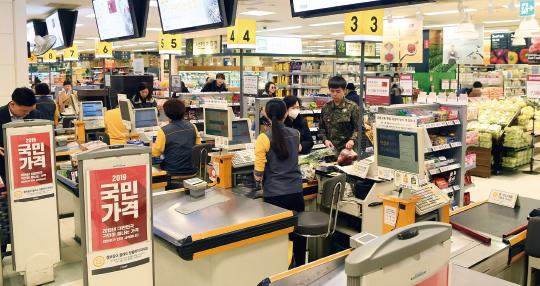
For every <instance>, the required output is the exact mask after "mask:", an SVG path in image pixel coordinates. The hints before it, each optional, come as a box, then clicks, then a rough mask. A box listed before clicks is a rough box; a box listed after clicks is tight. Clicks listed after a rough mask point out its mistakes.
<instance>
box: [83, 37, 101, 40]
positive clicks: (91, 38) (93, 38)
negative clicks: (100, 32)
mask: <svg viewBox="0 0 540 286" xmlns="http://www.w3.org/2000/svg"><path fill="white" fill-rule="evenodd" d="M86 39H87V40H99V38H96V37H90V38H86Z"/></svg>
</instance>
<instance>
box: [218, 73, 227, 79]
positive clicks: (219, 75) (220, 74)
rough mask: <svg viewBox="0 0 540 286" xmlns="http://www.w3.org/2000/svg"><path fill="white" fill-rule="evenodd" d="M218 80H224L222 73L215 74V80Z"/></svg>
mask: <svg viewBox="0 0 540 286" xmlns="http://www.w3.org/2000/svg"><path fill="white" fill-rule="evenodd" d="M218 78H221V79H223V80H225V74H223V73H222V72H220V73H218V74H216V79H218Z"/></svg>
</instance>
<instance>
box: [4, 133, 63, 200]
mask: <svg viewBox="0 0 540 286" xmlns="http://www.w3.org/2000/svg"><path fill="white" fill-rule="evenodd" d="M50 136H51V135H50V133H49V132H43V133H33V134H23V135H12V136H10V137H9V139H10V144H11V145H10V146H11V147H10V148H11V150H10V152H11V162H12V163H11V168H12V170H13V178H12V180H13V187H14V188H15V189H17V188H24V187H32V186H38V185H45V184H49V183H52V182H53V166H52V163H51V156H52V150H51V149H52V148H51V137H50Z"/></svg>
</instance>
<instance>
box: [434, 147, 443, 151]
mask: <svg viewBox="0 0 540 286" xmlns="http://www.w3.org/2000/svg"><path fill="white" fill-rule="evenodd" d="M439 150H441V146H433V151H439Z"/></svg>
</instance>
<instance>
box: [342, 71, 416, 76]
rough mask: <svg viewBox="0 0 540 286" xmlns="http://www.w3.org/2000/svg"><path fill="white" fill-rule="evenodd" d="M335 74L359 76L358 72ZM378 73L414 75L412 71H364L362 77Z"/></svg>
mask: <svg viewBox="0 0 540 286" xmlns="http://www.w3.org/2000/svg"><path fill="white" fill-rule="evenodd" d="M336 72H337V73H341V72H348V73H349V74H360V71H336ZM378 73H397V74H403V73H405V74H407V73H415V72H414V71H364V75H366V74H378Z"/></svg>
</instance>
